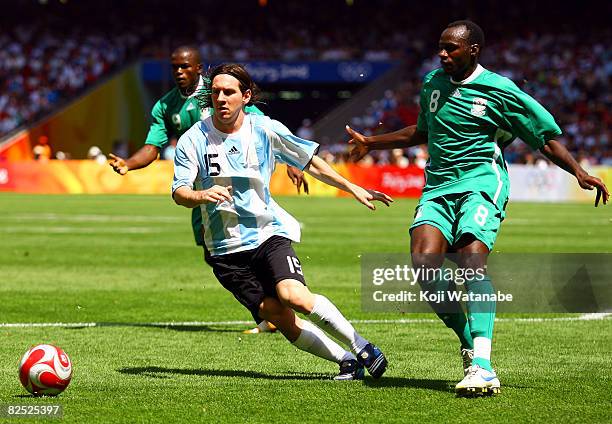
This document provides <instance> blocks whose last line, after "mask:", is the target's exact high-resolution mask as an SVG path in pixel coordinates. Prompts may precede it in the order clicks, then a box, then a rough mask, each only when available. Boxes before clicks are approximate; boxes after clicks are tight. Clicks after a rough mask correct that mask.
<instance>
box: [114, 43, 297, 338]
mask: <svg viewBox="0 0 612 424" xmlns="http://www.w3.org/2000/svg"><path fill="white" fill-rule="evenodd" d="M170 62H171V65H172V75H173V77H174V82H175V83H176V86H175V87H174V88H172V90H170V91H169V92H167V93H166V94H165V95H164V96H162V98H161V99H159V100H158V101H157V103H155V105H154V106H153V110H152V111H151V116H152V123H151V126H150V128H149V133H148V134H147V138H146V140H145V145H144V146H142V147H141V148H140V149H139V150H138V151H137V152H136V153H134V154H133V155H132V156H131V157H129V158H128V159H123V158H121V157H118V156H116V155H113V154H110V157H111V161H110V163H109V164H110V166H111V167H112V168H113V170H114V171H115V172H117V173H118V174H120V175H125V174H127V173H128V172H129V171H133V170H136V169H140V168H144V167H146V166H149V165H150V164H151V163H153V162H154V161H155V160H156V159H157V158H158V156H159V154H160V152H161V151H162V149H163V148H164V147H166V146H167V145H168V143H169V142H170V139H171V138H173V137H175V138H177V139H178V138H179V137H180V136H181V135H183V133H184V132H185V131H187V130H188V129H189V128H191V127H192V126H193V125H194V124H195V123H196V122H199V121H200V120H201V119H203V118H206V117H207V116H208V115H209V113H210V111H209V110H204V111H203V110H201V109H200V107H199V105H198V102H197V100H196V97H195V96H196V95H197V94H198V92H199V90H200V89H202V87H203V86H204V80H203V77H202V61H201V59H200V52H199V51H198V49H197V48H195V47H191V46H181V47H177V48H176V49H175V50H174V51H173V52H172V55H171V56H170ZM245 111H246V112H248V113H254V114H258V115H262V112H261V111H260V110H259V109H258V108H257V107H256V106H247V107H246V109H245ZM287 175H288V176H289V178H290V179H291V181H292V182H293V183H294V184H295V185H296V186H297V190H298V193H299V192H300V189H301V187H302V185H303V187H304V192H306V193H308V182H307V181H306V179H305V178H304V174H303V173H302V171H300V170H299V169H297V168H295V167H291V166H288V167H287ZM191 224H192V229H193V234H194V237H195V241H196V244H197V245H198V246H202V247H203V246H204V235H203V227H202V215H201V213H200V209H199V208H194V209H193V210H192V214H191ZM275 330H276V328H275V327H274V325H271V324H270V323H268V322H266V321H263V322H260V323H259V324H258V326H257V327H255V328H253V329H251V330H247V331H245V333H259V332H267V331H275Z"/></svg>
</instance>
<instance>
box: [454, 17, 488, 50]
mask: <svg viewBox="0 0 612 424" xmlns="http://www.w3.org/2000/svg"><path fill="white" fill-rule="evenodd" d="M458 26H464V27H465V28H466V29H467V31H468V43H470V44H478V45H479V46H480V48H481V49H482V48H483V47H484V45H485V36H484V31H483V30H482V28H480V27H479V26H478V25H477V24H476V23H475V22H472V21H470V20H468V19H463V20H461V21H455V22H451V23H450V24H448V26H447V27H446V28H454V27H458Z"/></svg>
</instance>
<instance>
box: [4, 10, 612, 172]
mask: <svg viewBox="0 0 612 424" xmlns="http://www.w3.org/2000/svg"><path fill="white" fill-rule="evenodd" d="M239 3H240V4H232V3H228V4H224V6H223V7H224V16H227V17H231V19H232V25H231V28H232V29H231V31H227V30H223V31H220V30H219V28H220V27H219V25H220V24H219V23H218V22H216V21H215V19H216V15H215V14H214V13H207V10H211V9H212V8H213V7H214V2H211V1H200V2H195V3H193V4H191V3H190V4H189V5H175V6H176V7H172V8H168V7H167V6H168V2H166V1H163V0H153V1H150V2H146V3H145V2H142V1H137V0H129V1H126V2H125V4H124V5H123V7H122V8H121V9H120V10H118V9H117V8H113V7H112V5H108V4H104V3H101V2H88V1H85V2H57V1H48V2H47V1H45V2H31V1H24V0H22V1H17V2H15V8H16V10H17V11H18V12H20V13H17V14H15V15H12V16H7V15H5V16H4V17H2V18H0V23H1V24H2V25H3V27H4V28H5V30H3V33H2V35H0V138H2V137H3V136H5V135H7V134H10V133H11V132H14V131H15V130H16V129H18V128H22V127H24V126H28V125H31V124H32V123H34V122H35V121H37V120H39V119H40V118H41V117H43V116H45V115H47V114H50V113H53V111H54V110H57V108H59V107H61V106H62V105H64V104H66V103H67V102H69V101H71V100H72V99H74V98H75V97H76V96H78V95H80V94H81V93H83V91H84V90H87V89H88V88H89V87H92V86H94V85H96V84H97V83H99V82H100V80H102V79H104V78H105V77H107V76H109V75H112V74H113V72H116V71H117V70H119V69H121V68H122V67H124V66H125V65H126V64H128V63H131V62H133V61H136V60H139V59H140V58H144V57H147V58H164V59H165V58H166V57H167V54H168V51H169V49H170V47H171V46H175V45H177V44H181V43H195V44H196V45H198V46H199V47H200V49H201V52H202V54H203V57H204V59H205V60H216V61H222V60H228V61H238V62H240V61H247V60H280V61H295V60H355V59H362V60H368V61H378V60H390V59H402V60H403V61H404V62H405V63H404V69H405V77H404V80H403V82H402V83H401V84H400V85H399V86H397V87H390V89H389V90H388V91H387V92H386V93H385V95H384V97H383V98H382V99H380V100H379V101H375V102H373V103H372V104H370V105H369V106H367V107H365V108H364V111H363V114H362V116H357V117H355V118H354V119H353V121H352V122H351V124H352V125H353V126H354V127H355V128H356V129H358V130H361V131H365V132H366V133H375V132H382V131H389V130H394V129H397V128H400V127H402V126H404V125H407V124H412V123H414V122H415V121H416V116H417V113H418V106H417V103H418V98H417V96H418V92H419V88H420V78H421V77H422V75H424V74H425V73H426V72H427V71H428V70H430V69H432V68H433V67H435V66H436V64H437V59H436V58H435V55H433V54H432V52H433V51H434V49H435V44H432V40H435V39H434V38H433V37H435V34H437V33H438V32H439V29H440V27H441V25H443V24H442V23H444V22H448V21H450V20H452V19H454V18H459V17H465V16H466V15H467V16H470V17H473V18H474V19H476V20H478V21H480V22H481V24H482V25H483V26H484V27H485V29H486V32H487V35H488V37H489V39H490V42H488V43H487V44H488V46H487V48H486V49H485V54H484V57H483V59H482V63H483V64H484V65H485V66H487V67H489V68H490V69H492V70H495V71H498V72H500V73H502V74H504V75H506V76H508V77H509V78H511V79H512V80H514V81H515V82H516V83H517V84H519V86H521V87H522V88H523V89H524V90H525V91H527V92H528V93H530V94H532V95H533V96H534V97H536V98H537V99H538V100H540V101H541V102H542V103H543V104H544V105H546V106H547V107H548V108H550V110H551V112H552V113H553V115H554V116H555V117H556V118H557V120H558V121H559V123H560V125H561V127H562V128H563V129H564V130H565V134H564V136H563V138H562V141H563V142H564V143H565V144H566V145H567V146H568V148H569V149H570V150H571V151H572V152H574V153H575V154H577V155H578V157H579V158H580V159H581V160H582V161H583V162H585V163H588V164H608V165H610V164H612V153H611V150H612V149H611V148H610V143H611V141H610V139H611V137H612V134H611V130H610V120H611V118H610V112H609V111H610V105H611V102H612V98H611V95H610V90H609V88H610V78H611V75H612V50H611V49H610V47H609V46H610V45H611V43H610V41H611V40H612V32H611V31H610V29H609V28H608V27H607V23H606V22H605V20H604V19H603V18H602V17H601V16H600V17H598V16H593V15H589V14H588V11H586V10H583V11H579V12H576V11H574V10H572V9H571V8H569V7H565V6H562V5H561V6H559V5H558V4H557V3H554V8H553V7H552V6H553V3H552V2H549V1H543V2H537V3H538V5H535V4H530V2H528V1H519V3H520V5H521V7H520V8H519V7H516V8H515V9H513V10H522V13H524V15H521V16H520V17H519V16H516V13H515V12H513V11H512V10H511V11H508V13H507V14H506V15H504V16H498V15H497V11H496V10H495V7H494V5H492V4H491V2H473V3H470V4H471V6H465V7H464V9H461V8H460V7H459V6H457V5H456V2H452V1H448V2H442V3H444V4H447V6H449V8H448V11H444V10H445V9H444V8H443V7H442V6H443V5H440V10H442V11H443V12H438V13H437V14H436V15H435V16H432V15H431V11H429V10H427V8H415V9H414V10H410V13H407V11H405V9H406V6H405V4H404V3H402V2H399V1H396V0H384V1H380V2H359V1H356V2H352V1H351V2H349V1H330V2H325V3H324V5H325V8H326V13H316V14H310V13H308V12H309V10H310V9H311V8H312V7H322V5H323V3H321V4H319V3H317V2H315V3H312V2H275V1H270V2H267V1H266V2H261V1H260V2H257V1H251V2H239ZM531 3H535V2H531ZM595 3H597V2H595ZM601 4H602V5H603V4H604V3H601ZM317 5H318V6H317ZM450 6H454V7H455V9H454V10H453V12H452V13H451V12H450V10H451V9H452V8H451V7H450ZM549 7H550V9H549V10H547V8H549ZM538 8H539V9H538ZM585 9H587V8H585ZM143 10H146V12H147V13H143ZM194 10H196V11H197V12H198V13H192V12H193V11H194ZM394 10H396V11H398V12H402V13H393V11H394ZM541 10H547V12H548V14H549V16H550V18H551V19H550V22H549V23H542V22H541V21H540V22H538V25H537V26H536V25H533V22H534V19H535V17H534V16H533V15H534V14H537V13H539V12H540V11H541ZM161 11H163V13H161ZM404 12H406V13H404ZM110 13H112V14H113V18H114V19H113V22H112V23H109V22H108V20H107V19H105V18H106V17H107V16H108V15H109V14H110ZM14 16H30V17H31V19H30V20H29V21H28V23H27V24H24V23H23V21H21V20H19V19H15V18H14ZM570 16H571V18H572V19H567V18H568V17H570ZM492 18H495V19H492ZM519 18H520V19H519ZM228 19H230V18H228ZM177 21H181V22H182V23H183V24H182V25H180V26H177V25H174V24H171V23H174V22H177ZM587 21H588V22H589V25H590V31H589V32H586V31H585V32H582V31H581V26H582V25H583V24H584V22H587ZM492 22H495V23H494V24H493V23H492ZM67 23H70V24H69V25H67ZM223 27H224V28H225V27H227V25H225V24H223ZM368 28H376V31H370V30H368ZM525 28H530V30H529V31H527V30H525ZM534 28H539V30H538V33H535V32H533V31H534ZM186 34H194V36H188V35H186ZM585 34H588V35H585ZM296 129H297V128H296ZM344 150H345V146H340V145H339V146H331V145H330V146H328V149H327V151H328V153H329V154H330V156H329V158H330V160H332V159H333V160H334V161H342V158H343V152H344ZM422 155H423V151H422V149H414V150H411V151H410V152H406V159H408V160H409V161H411V162H415V161H419V162H420V161H421V159H422ZM397 159H398V158H397V157H396V158H393V157H388V156H387V155H379V156H374V157H373V158H371V160H372V161H373V162H374V163H387V162H389V161H394V160H397ZM506 159H507V160H508V161H509V162H514V163H531V162H533V161H534V160H535V159H534V158H533V155H532V154H531V153H530V152H528V151H527V150H526V149H525V148H524V147H523V146H522V145H521V144H519V143H515V144H513V145H512V146H511V147H510V148H509V149H507V150H506ZM400 162H402V161H401V160H400Z"/></svg>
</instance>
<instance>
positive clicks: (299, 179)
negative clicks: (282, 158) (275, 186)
mask: <svg viewBox="0 0 612 424" xmlns="http://www.w3.org/2000/svg"><path fill="white" fill-rule="evenodd" d="M287 175H288V176H289V179H290V180H291V182H292V183H293V185H295V186H296V187H297V192H298V194H300V189H301V187H302V185H303V186H304V193H306V194H308V181H306V178H304V173H303V172H302V171H300V170H299V169H297V168H296V167H295V166H289V165H287Z"/></svg>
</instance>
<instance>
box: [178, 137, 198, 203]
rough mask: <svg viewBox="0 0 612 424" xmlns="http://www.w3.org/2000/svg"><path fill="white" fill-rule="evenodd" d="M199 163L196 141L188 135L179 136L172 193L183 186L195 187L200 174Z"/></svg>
mask: <svg viewBox="0 0 612 424" xmlns="http://www.w3.org/2000/svg"><path fill="white" fill-rule="evenodd" d="M198 170H199V165H198V160H197V153H196V151H195V147H194V143H193V142H192V140H191V138H190V137H189V136H188V135H183V136H181V138H179V141H178V143H177V145H176V150H175V152H174V178H173V180H172V194H174V192H175V191H176V190H177V189H178V188H179V187H182V186H187V187H190V188H191V187H193V183H194V182H195V180H196V177H197V175H198Z"/></svg>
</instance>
